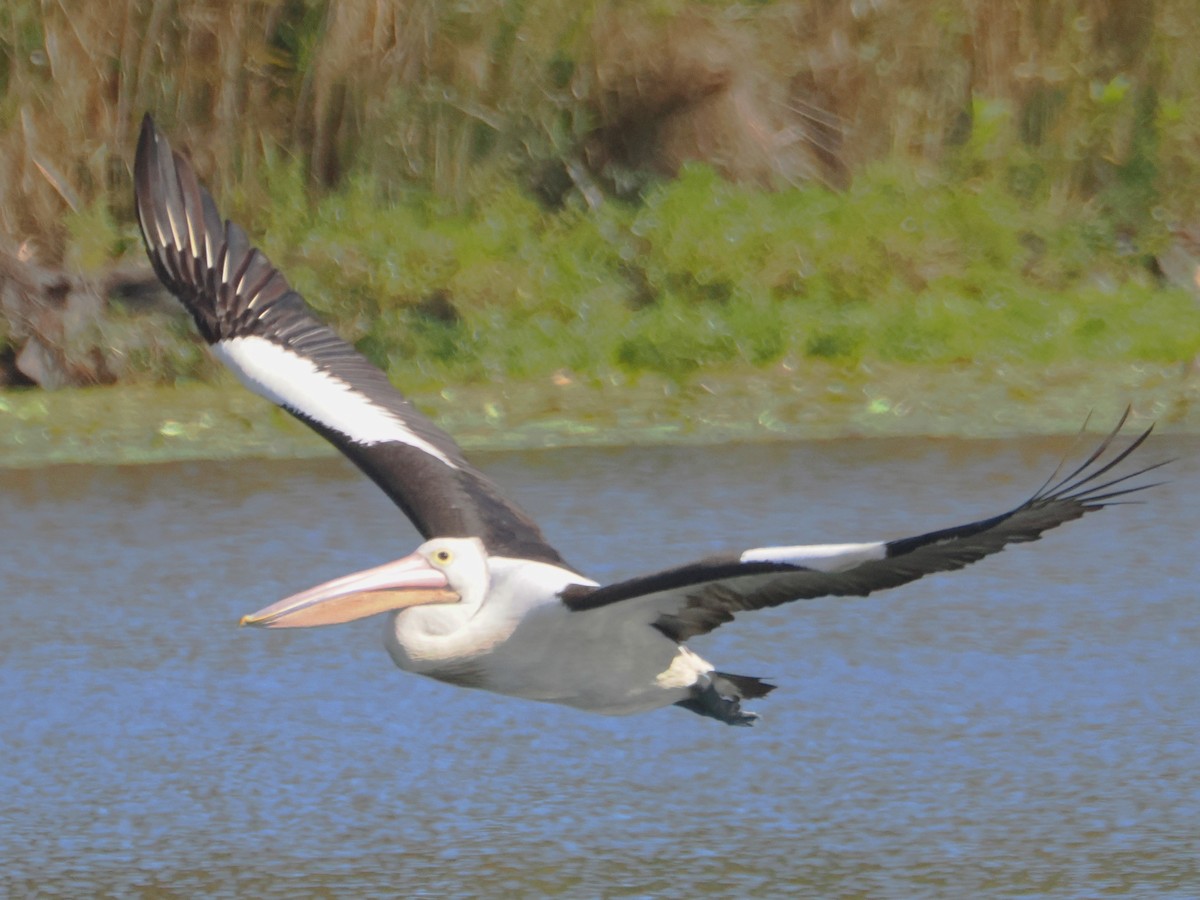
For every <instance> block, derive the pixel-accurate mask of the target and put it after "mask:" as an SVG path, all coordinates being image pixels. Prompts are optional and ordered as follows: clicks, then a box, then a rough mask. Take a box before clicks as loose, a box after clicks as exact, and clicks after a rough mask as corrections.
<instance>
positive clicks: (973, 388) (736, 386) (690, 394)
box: [0, 362, 1200, 468]
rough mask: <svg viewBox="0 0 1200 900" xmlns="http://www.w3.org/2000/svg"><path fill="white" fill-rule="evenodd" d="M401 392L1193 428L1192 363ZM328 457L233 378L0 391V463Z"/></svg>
mask: <svg viewBox="0 0 1200 900" xmlns="http://www.w3.org/2000/svg"><path fill="white" fill-rule="evenodd" d="M408 396H409V398H410V399H411V400H412V401H413V402H414V403H415V404H416V405H417V407H418V408H420V409H421V410H422V411H423V412H425V413H426V414H428V415H430V416H431V417H432V418H433V419H434V420H435V421H436V422H437V423H438V424H439V425H441V426H442V427H443V428H445V429H446V430H447V431H448V432H450V433H451V434H452V435H454V437H455V439H456V440H458V441H459V443H460V444H461V445H462V446H463V448H464V449H465V450H466V451H467V452H487V451H503V450H528V449H537V448H551V447H571V446H625V445H646V444H655V445H669V444H679V445H703V444H717V443H730V442H749V441H775V440H789V441H800V440H831V439H837V438H863V437H917V436H922V437H946V438H949V437H955V438H996V437H1006V436H1022V435H1034V434H1074V433H1077V432H1078V431H1079V429H1080V428H1081V427H1082V426H1083V424H1084V422H1085V420H1088V416H1089V414H1090V416H1091V417H1090V420H1088V429H1089V430H1094V431H1105V430H1107V429H1108V428H1109V427H1110V426H1111V424H1112V422H1114V421H1115V420H1116V418H1117V417H1118V416H1119V415H1120V413H1121V411H1122V410H1123V409H1124V408H1125V406H1126V405H1132V406H1133V416H1132V423H1131V430H1132V426H1136V425H1138V424H1148V423H1149V422H1151V421H1154V422H1156V423H1157V428H1158V429H1159V430H1160V431H1163V432H1169V433H1200V367H1197V366H1195V365H1188V364H1183V363H1174V364H1166V365H1163V364H1121V365H1116V366H1112V365H1109V366H1107V367H1105V368H1103V369H1101V368H1100V367H1099V366H1098V365H1096V364H1095V363H1091V362H1088V363H1081V362H1070V363H1060V364H1055V365H1051V366H1041V367H1036V368H1035V367H1032V366H1023V365H1013V364H1010V363H997V364H995V365H991V366H980V365H965V364H963V365H956V366H905V365H897V364H882V363H861V364H858V365H856V366H834V365H830V364H825V363H811V364H804V365H802V366H800V367H789V366H774V367H772V368H770V369H764V370H755V371H746V372H732V373H731V372H723V373H708V374H697V375H696V376H695V377H693V378H692V379H691V380H690V381H689V382H688V383H686V384H682V385H681V384H677V383H675V382H672V381H669V380H666V379H659V378H653V377H648V376H643V377H641V378H638V379H632V378H621V377H619V376H618V377H614V378H612V379H610V380H599V379H584V378H576V377H574V376H572V375H571V374H570V373H559V374H556V375H555V376H554V377H553V378H551V379H548V380H543V381H538V382H518V383H509V384H503V385H484V384H475V385H464V386H452V387H446V388H444V389H442V390H441V391H439V392H428V391H426V392H422V391H414V392H412V393H410V394H409V395H408ZM335 453H336V451H334V450H333V448H332V447H330V446H329V445H328V444H326V443H325V441H324V440H322V439H321V438H320V437H318V436H317V435H315V434H313V433H312V432H310V431H309V430H308V429H307V428H306V427H305V426H303V425H302V424H301V423H299V422H297V421H295V420H293V419H292V418H291V417H290V416H289V415H288V414H287V413H285V412H283V411H282V410H279V409H276V408H275V407H273V406H272V405H271V404H270V403H268V402H267V401H265V400H262V399H260V398H258V397H256V396H254V395H253V394H251V393H250V392H249V391H247V390H246V389H244V388H242V387H241V386H240V385H238V384H236V383H235V382H234V381H233V379H232V378H230V379H226V380H223V381H222V382H221V383H219V384H216V385H209V384H189V385H183V386H179V387H158V386H136V385H135V386H119V387H103V388H100V387H97V388H82V389H72V390H63V391H57V392H47V391H42V390H32V389H31V390H16V391H14V390H7V391H0V468H30V467H41V466H49V465H65V464H93V465H134V464H143V463H155V462H172V461H182V460H196V459H231V460H232V459H251V458H257V459H296V458H312V457H322V456H333V455H335Z"/></svg>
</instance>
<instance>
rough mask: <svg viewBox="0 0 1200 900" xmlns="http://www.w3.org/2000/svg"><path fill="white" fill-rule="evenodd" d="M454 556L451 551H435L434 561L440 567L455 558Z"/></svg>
mask: <svg viewBox="0 0 1200 900" xmlns="http://www.w3.org/2000/svg"><path fill="white" fill-rule="evenodd" d="M453 556H454V554H453V553H451V552H450V551H449V550H434V551H433V561H434V562H435V563H438V564H439V565H443V566H444V565H446V564H447V563H448V562H450V560H451V559H452V558H453Z"/></svg>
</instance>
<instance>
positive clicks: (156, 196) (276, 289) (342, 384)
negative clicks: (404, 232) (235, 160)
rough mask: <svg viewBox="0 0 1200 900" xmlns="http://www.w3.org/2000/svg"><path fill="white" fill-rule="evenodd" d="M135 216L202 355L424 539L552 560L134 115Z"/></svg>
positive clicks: (516, 513)
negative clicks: (353, 473)
mask: <svg viewBox="0 0 1200 900" xmlns="http://www.w3.org/2000/svg"><path fill="white" fill-rule="evenodd" d="M134 185H135V192H136V206H137V215H138V224H139V225H140V226H141V230H142V237H143V238H144V239H145V242H146V252H147V253H148V254H149V256H150V262H151V264H152V265H153V266H154V271H155V273H156V274H157V275H158V277H159V279H160V280H161V281H162V283H163V284H164V285H166V287H167V289H168V290H170V291H171V293H173V294H174V295H175V296H176V297H178V298H179V300H180V301H181V302H182V303H183V305H184V306H186V307H187V309H188V311H189V312H190V313H191V314H192V318H193V319H195V321H196V326H197V327H198V328H199V329H200V333H201V334H202V335H203V336H204V339H205V340H206V341H207V342H208V343H209V345H210V346H211V348H212V351H213V353H214V354H215V355H216V356H217V357H218V358H219V359H220V360H221V361H222V362H223V363H225V365H227V366H228V367H229V368H230V369H232V370H233V371H234V372H235V373H236V374H237V376H238V378H239V379H241V381H242V383H243V384H245V385H246V386H247V387H248V388H250V389H251V390H252V391H254V392H255V393H258V394H261V395H262V396H264V397H266V398H267V399H269V400H271V401H272V402H274V403H277V404H278V405H279V406H282V407H283V408H284V409H286V410H287V411H288V412H290V413H292V414H293V415H294V416H296V417H297V418H299V419H301V420H303V421H304V422H306V423H307V424H309V425H310V426H312V427H313V428H314V429H315V430H316V431H317V432H319V433H320V434H321V435H322V436H323V437H325V438H326V439H327V440H329V441H330V442H331V443H332V444H333V445H334V446H336V447H337V448H338V449H339V450H340V451H341V452H342V453H344V454H345V455H346V456H347V457H349V458H350V459H351V460H352V461H353V462H354V463H355V464H356V465H357V466H358V467H359V468H360V469H362V470H363V471H364V472H365V473H366V474H367V475H369V476H370V477H371V479H372V480H374V482H375V483H376V484H378V485H379V486H380V487H381V488H382V489H383V490H384V492H385V493H386V494H387V495H388V496H389V497H391V498H392V500H393V501H395V502H396V504H397V505H398V506H399V507H400V508H401V509H402V510H404V512H405V514H406V515H407V516H408V517H409V519H411V520H412V522H413V524H414V525H415V526H416V527H417V530H418V531H419V532H420V533H421V534H423V535H424V536H425V537H426V538H430V537H478V538H481V539H482V540H483V542H484V543H485V544H486V545H487V547H488V549H489V551H490V552H491V553H493V554H503V555H509V556H519V557H522V558H527V559H537V560H542V561H545V562H550V563H555V564H559V565H562V564H563V561H562V559H561V558H560V557H559V555H558V553H557V551H555V550H554V548H553V547H551V546H550V545H549V544H547V543H546V541H545V539H544V538H543V537H542V533H541V531H540V530H539V528H538V527H537V525H536V524H535V523H534V522H533V521H532V520H531V519H530V518H529V517H528V516H527V515H526V514H525V513H524V512H522V511H521V510H520V509H519V508H517V507H516V506H515V505H513V504H512V503H510V502H509V501H507V500H505V499H504V498H503V497H502V496H501V495H500V492H499V490H498V489H497V488H496V486H495V485H494V484H493V483H492V482H491V481H490V480H489V479H488V478H487V477H486V476H484V475H483V474H482V473H481V472H479V471H478V470H477V469H475V468H473V467H472V466H471V465H470V464H469V463H468V462H467V461H466V459H464V457H463V454H462V450H461V449H460V448H459V446H458V445H457V444H456V443H455V442H454V440H453V438H451V437H450V435H448V434H446V432H444V431H442V429H440V428H438V427H437V426H436V425H435V424H434V423H433V422H431V421H430V420H429V419H428V418H427V417H426V416H424V415H422V414H421V413H420V412H418V411H417V409H415V408H414V407H413V405H412V404H411V403H409V402H408V401H407V400H406V399H405V398H404V397H403V395H401V394H400V392H399V391H397V390H396V389H395V388H394V387H393V386H392V385H391V383H390V382H389V381H388V380H387V377H386V376H385V375H384V374H383V372H381V371H380V370H379V369H377V368H376V367H375V366H373V365H372V364H371V363H370V362H368V361H367V359H366V358H365V357H363V356H362V355H361V354H360V353H359V352H358V351H357V350H355V349H354V348H353V347H352V346H351V345H350V344H348V343H347V342H346V341H344V340H342V339H341V338H340V337H338V336H337V334H335V333H334V332H333V330H332V329H330V328H329V327H328V326H326V325H324V324H322V323H321V322H320V321H319V320H318V319H317V318H316V317H315V316H314V315H313V313H312V311H311V310H310V309H309V307H308V305H307V304H306V303H305V302H304V299H303V298H302V297H301V296H300V295H299V294H298V293H296V292H295V291H293V290H292V289H291V287H290V286H289V285H288V283H287V280H286V279H285V278H284V277H283V275H282V274H280V273H279V271H278V270H277V269H276V268H275V267H274V266H273V265H272V264H271V262H270V260H268V259H267V257H266V256H264V255H263V253H262V252H261V251H260V250H258V249H257V248H255V247H251V246H250V242H249V240H248V239H247V237H246V233H245V232H244V231H243V230H242V229H241V228H240V227H238V226H237V225H236V224H234V223H233V222H224V223H222V221H221V217H220V215H219V214H218V213H217V208H216V205H215V204H214V203H213V200H212V197H211V196H209V193H208V191H206V190H205V189H204V188H203V187H201V186H200V183H199V182H198V181H197V179H196V175H195V173H194V172H193V171H192V167H191V165H190V164H189V163H188V162H187V160H185V159H184V158H183V157H181V156H180V155H179V154H177V153H172V151H171V148H170V146H169V145H168V143H167V140H166V138H164V137H163V136H162V135H161V134H159V133H158V131H157V130H156V129H155V127H154V123H153V121H152V120H151V118H150V116H146V118H145V119H144V120H143V122H142V133H141V137H140V138H139V140H138V147H137V158H136V161H135V163H134Z"/></svg>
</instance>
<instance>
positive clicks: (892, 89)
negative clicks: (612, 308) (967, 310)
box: [0, 0, 1200, 263]
mask: <svg viewBox="0 0 1200 900" xmlns="http://www.w3.org/2000/svg"><path fill="white" fill-rule="evenodd" d="M1196 46H1200V17H1197V16H1195V15H1194V7H1193V5H1192V3H1191V2H1190V0H1157V2H1152V3H1128V2H1123V0H1090V2H1084V0H1006V2H997V3H975V4H962V3H960V2H951V0H938V2H933V3H922V4H916V3H895V2H893V3H887V2H878V0H876V2H868V0H863V2H854V3H851V2H846V0H814V2H798V0H797V2H776V3H766V4H762V5H759V6H750V5H745V4H736V5H735V4H729V5H725V6H722V5H719V4H707V3H705V4H701V3H687V2H682V0H675V2H667V3H658V4H646V5H641V4H630V3H598V4H582V5H578V6H577V5H575V4H568V3H561V2H557V0H553V2H551V0H527V2H518V0H510V2H500V3H477V4H444V3H439V2H437V0H393V2H388V0H352V2H343V3H338V4H327V3H322V2H318V0H257V2H244V3H243V2H239V3H226V2H224V0H187V2H182V0H181V2H172V0H110V2H107V3H67V2H66V0H57V2H51V0H45V2H34V0H13V2H9V3H6V4H3V8H2V9H0V64H2V67H0V125H2V126H3V127H2V128H0V171H4V172H5V173H6V177H5V178H3V179H0V231H2V232H3V233H4V234H6V235H7V236H9V237H10V238H12V239H13V240H15V241H17V242H25V241H32V244H30V245H28V246H32V247H33V248H34V249H35V250H36V255H37V258H38V259H40V260H41V261H42V262H44V263H56V262H58V261H60V260H61V259H62V257H63V255H64V250H65V243H66V234H65V232H64V229H63V226H62V221H63V214H64V212H65V211H66V210H68V209H77V210H78V209H80V208H87V207H88V206H90V205H92V204H95V203H103V204H106V205H107V206H109V207H110V208H111V209H112V210H113V212H114V213H115V215H116V216H117V218H118V219H120V220H124V221H127V220H128V216H129V213H130V203H129V196H128V194H129V188H128V177H129V176H128V167H129V160H130V157H131V155H132V146H133V141H134V139H135V136H136V128H137V123H138V120H139V119H140V117H141V115H142V113H143V112H144V111H146V110H150V111H153V112H154V113H155V115H156V116H157V117H158V118H159V119H160V121H161V122H162V124H163V126H164V127H165V128H166V129H167V130H168V131H169V132H170V133H171V134H172V135H173V136H174V137H175V139H176V140H177V141H178V142H179V143H180V144H182V145H185V146H187V147H188V149H189V151H190V153H191V154H192V155H193V157H194V158H195V159H196V161H197V165H198V167H199V168H200V169H202V170H203V171H204V172H206V173H207V177H208V178H209V180H210V181H211V182H212V183H214V186H215V187H216V189H217V190H218V191H222V190H224V189H228V188H230V187H234V186H237V185H245V186H253V185H255V184H256V183H257V176H258V167H259V165H260V164H261V162H262V160H263V159H264V157H265V156H266V155H269V154H276V155H277V154H279V153H283V154H287V155H290V156H292V157H294V158H296V159H298V160H300V161H301V162H302V164H303V166H304V169H305V171H306V172H307V174H308V176H309V179H310V183H311V184H312V185H314V186H315V187H318V188H328V187H332V186H337V185H339V184H340V183H341V182H342V180H343V179H344V178H345V177H346V175H347V173H349V172H351V171H364V172H369V173H371V174H372V175H374V176H375V177H376V179H377V180H378V182H379V183H380V185H381V186H382V187H383V188H384V189H385V190H389V191H393V192H397V191H403V190H406V189H409V188H411V187H413V186H416V187H420V188H422V189H426V188H427V189H432V190H434V191H436V192H438V193H441V194H443V195H447V196H451V197H456V198H458V199H459V200H460V201H462V202H467V201H468V200H469V197H470V196H471V193H472V191H473V190H474V189H475V187H476V186H477V184H478V180H479V179H480V178H481V177H487V173H488V172H495V171H497V170H500V171H505V172H510V173H511V172H516V173H518V174H522V173H524V175H530V174H531V173H539V172H540V173H543V174H544V173H545V172H546V171H547V170H550V171H551V172H559V173H560V174H561V173H564V172H565V173H571V177H569V178H568V177H566V176H565V175H563V176H562V177H561V178H560V182H561V187H560V189H561V190H571V189H572V188H574V187H584V186H586V185H585V182H584V181H581V177H580V174H579V173H580V165H581V164H582V165H587V166H590V168H591V173H590V174H591V176H592V177H596V176H599V177H600V178H601V181H602V183H603V179H606V178H612V177H615V175H614V173H619V170H621V169H622V167H623V168H625V169H628V170H631V171H634V172H646V171H649V172H657V173H659V174H668V175H669V174H671V173H673V172H674V171H676V170H677V169H678V167H679V166H680V165H681V164H682V163H683V162H685V161H687V160H689V159H701V160H705V161H708V162H709V163H711V164H713V165H714V166H716V167H717V168H719V169H720V170H721V171H722V172H723V173H725V174H726V175H727V176H728V177H731V178H734V179H741V180H751V181H756V182H760V183H766V184H778V183H787V182H795V181H801V180H806V179H811V178H821V179H824V180H826V181H830V182H833V183H837V184H842V183H845V182H846V181H847V180H848V177H849V175H850V174H852V173H853V171H854V170H856V169H857V168H859V167H861V166H862V165H864V164H866V163H868V162H871V161H873V160H879V159H883V158H895V157H901V158H905V159H910V160H915V161H916V162H918V163H920V164H935V165H936V164H938V163H939V162H940V161H941V160H943V159H944V158H945V157H946V154H947V153H948V152H950V151H952V150H953V148H954V147H956V146H957V145H958V144H960V143H962V142H963V141H964V140H966V139H967V138H968V137H969V136H970V135H971V134H972V132H973V130H974V129H975V127H976V126H977V124H978V123H977V122H976V121H975V117H976V115H977V114H978V109H979V103H980V102H981V101H982V102H985V103H992V104H995V105H998V106H999V107H1000V108H1003V109H1005V110H1008V114H1009V119H1008V121H1007V122H1006V124H1005V125H1004V128H1003V129H1002V134H1001V135H1000V137H999V138H998V139H997V143H996V146H995V147H994V148H993V151H994V152H995V153H997V154H1003V153H1007V152H1010V151H1012V150H1013V148H1016V149H1017V150H1019V151H1020V152H1021V153H1023V154H1025V156H1026V157H1027V158H1029V159H1031V160H1032V161H1033V163H1034V164H1036V165H1038V166H1040V167H1041V168H1042V170H1044V172H1046V173H1049V176H1050V178H1051V181H1052V187H1053V190H1054V191H1057V192H1059V193H1060V194H1062V195H1064V196H1075V197H1081V196H1082V197H1086V196H1089V195H1091V194H1095V193H1098V192H1100V191H1102V190H1104V189H1105V188H1106V186H1108V185H1110V184H1111V183H1112V182H1113V179H1114V177H1115V175H1114V172H1117V170H1120V169H1121V167H1122V166H1128V165H1130V164H1132V163H1134V162H1136V161H1138V160H1139V159H1140V158H1142V157H1144V156H1146V154H1147V152H1148V151H1147V146H1146V143H1145V141H1146V140H1150V141H1152V142H1153V144H1154V146H1153V156H1154V158H1153V160H1152V163H1153V165H1154V166H1155V167H1156V169H1155V172H1154V173H1153V175H1154V177H1156V178H1157V179H1159V181H1160V182H1162V187H1161V189H1160V190H1159V193H1160V194H1161V195H1163V196H1164V197H1166V198H1169V200H1170V202H1171V203H1172V204H1176V205H1178V206H1188V207H1191V206H1192V205H1193V204H1194V203H1195V198H1196V197H1197V195H1198V192H1197V190H1196V189H1195V187H1194V185H1195V184H1196V183H1197V181H1198V179H1197V178H1196V174H1197V172H1196V169H1197V158H1198V157H1200V153H1198V152H1197V151H1198V150H1200V124H1198V123H1200V92H1198V91H1197V90H1196V85H1197V84H1200V54H1196V53H1195V52H1194V50H1195V47H1196ZM1147 133H1149V134H1150V136H1149V138H1147V137H1146V135H1147ZM1139 141H1141V143H1139ZM1139 154H1140V155H1139ZM480 173H483V175H482V176H481V174H480ZM609 183H610V184H613V183H615V182H609ZM248 190H250V191H251V192H252V191H253V190H254V188H253V187H249V188H248ZM1191 211H1192V210H1191V209H1190V208H1188V209H1179V210H1175V209H1172V210H1170V212H1171V213H1172V214H1176V213H1190V212H1191Z"/></svg>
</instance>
